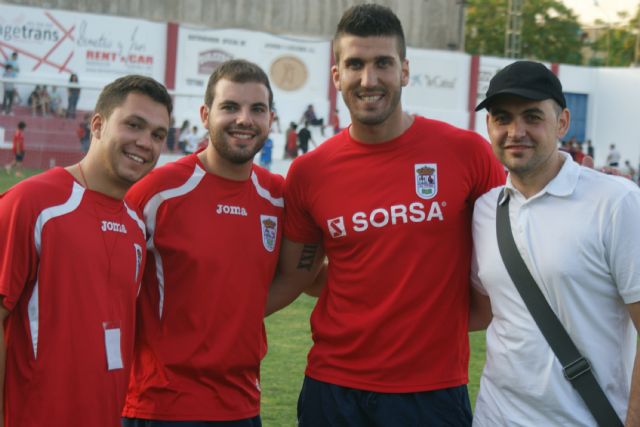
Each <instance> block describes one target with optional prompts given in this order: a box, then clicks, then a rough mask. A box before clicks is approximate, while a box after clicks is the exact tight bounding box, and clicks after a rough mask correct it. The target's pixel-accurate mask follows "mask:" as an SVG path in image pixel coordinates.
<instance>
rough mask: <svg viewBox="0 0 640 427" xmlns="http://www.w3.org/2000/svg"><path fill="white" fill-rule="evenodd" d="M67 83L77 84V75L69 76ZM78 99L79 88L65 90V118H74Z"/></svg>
mask: <svg viewBox="0 0 640 427" xmlns="http://www.w3.org/2000/svg"><path fill="white" fill-rule="evenodd" d="M69 83H75V84H78V75H77V74H76V73H73V74H71V76H70V77H69ZM79 98H80V88H79V87H70V88H68V89H67V103H68V105H67V118H68V119H75V118H76V107H77V106H78V99H79Z"/></svg>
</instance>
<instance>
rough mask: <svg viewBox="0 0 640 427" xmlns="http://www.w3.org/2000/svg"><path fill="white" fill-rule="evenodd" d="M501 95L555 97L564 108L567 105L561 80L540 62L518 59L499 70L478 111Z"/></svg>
mask: <svg viewBox="0 0 640 427" xmlns="http://www.w3.org/2000/svg"><path fill="white" fill-rule="evenodd" d="M500 95H516V96H520V97H522V98H526V99H533V100H536V101H542V100H544V99H554V100H555V101H556V102H557V103H558V104H560V106H561V107H562V108H566V107H567V101H566V100H565V99H564V94H563V93H562V84H561V83H560V80H559V79H558V77H556V75H555V74H553V72H551V70H549V69H548V68H547V67H545V66H544V65H543V64H541V63H539V62H533V61H517V62H514V63H513V64H509V65H507V66H506V67H504V68H503V69H502V70H500V71H498V72H497V73H496V75H495V76H493V78H492V79H491V81H490V82H489V89H488V90H487V95H486V98H485V99H484V101H482V102H481V103H480V104H478V106H477V107H476V111H480V110H482V109H483V108H487V107H489V106H490V105H491V103H492V102H494V101H495V100H496V98H497V97H499V96H500Z"/></svg>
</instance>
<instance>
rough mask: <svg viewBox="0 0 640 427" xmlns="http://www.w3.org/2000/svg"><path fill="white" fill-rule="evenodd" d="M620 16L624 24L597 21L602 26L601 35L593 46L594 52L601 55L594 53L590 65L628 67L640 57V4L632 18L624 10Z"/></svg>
mask: <svg viewBox="0 0 640 427" xmlns="http://www.w3.org/2000/svg"><path fill="white" fill-rule="evenodd" d="M618 17H619V18H620V19H621V20H622V22H623V24H608V23H606V22H604V21H596V24H597V25H601V26H602V30H601V31H600V35H599V37H598V38H597V39H596V41H595V43H593V45H592V46H591V48H592V49H593V50H594V52H600V53H601V55H594V56H593V57H592V58H591V59H590V61H589V65H608V66H612V67H628V66H629V65H631V64H634V61H636V60H638V59H640V58H637V57H636V43H637V41H638V40H637V39H638V37H639V32H640V27H639V26H638V23H639V22H640V6H639V7H638V9H637V11H636V14H635V16H634V17H633V18H632V19H627V18H628V15H627V14H626V13H624V12H622V13H619V14H618Z"/></svg>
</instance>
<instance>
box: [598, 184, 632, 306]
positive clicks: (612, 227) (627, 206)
mask: <svg viewBox="0 0 640 427" xmlns="http://www.w3.org/2000/svg"><path fill="white" fill-rule="evenodd" d="M638 212H640V190H637V189H633V190H631V191H630V192H628V193H627V194H626V195H625V196H624V197H623V198H622V199H621V200H620V201H619V202H618V203H617V205H616V206H615V207H614V209H613V212H612V215H611V220H610V221H609V227H608V228H607V230H606V233H605V248H606V251H607V258H608V260H609V267H610V269H611V275H612V277H613V280H614V282H615V284H616V286H617V287H618V292H619V293H620V296H621V297H622V299H623V301H624V302H625V304H631V303H634V302H638V301H640V245H639V244H638V239H639V238H640V221H639V220H638Z"/></svg>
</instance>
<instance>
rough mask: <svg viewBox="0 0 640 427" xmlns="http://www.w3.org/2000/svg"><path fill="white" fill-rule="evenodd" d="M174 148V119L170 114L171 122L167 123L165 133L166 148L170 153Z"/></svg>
mask: <svg viewBox="0 0 640 427" xmlns="http://www.w3.org/2000/svg"><path fill="white" fill-rule="evenodd" d="M175 148H176V119H174V118H173V116H171V123H170V124H169V133H167V149H168V150H169V152H170V153H173V150H174V149H175Z"/></svg>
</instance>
